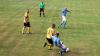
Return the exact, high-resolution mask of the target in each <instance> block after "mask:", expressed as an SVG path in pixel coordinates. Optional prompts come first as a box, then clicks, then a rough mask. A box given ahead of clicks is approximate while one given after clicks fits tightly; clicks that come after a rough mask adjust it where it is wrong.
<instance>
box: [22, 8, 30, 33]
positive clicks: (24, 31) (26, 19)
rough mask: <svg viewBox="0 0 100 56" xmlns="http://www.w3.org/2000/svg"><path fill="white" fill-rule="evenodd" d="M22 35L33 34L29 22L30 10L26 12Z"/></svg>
mask: <svg viewBox="0 0 100 56" xmlns="http://www.w3.org/2000/svg"><path fill="white" fill-rule="evenodd" d="M22 33H23V34H24V33H31V32H30V22H29V9H27V11H26V12H25V15H24V27H23V29H22Z"/></svg>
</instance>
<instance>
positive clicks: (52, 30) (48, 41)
mask: <svg viewBox="0 0 100 56" xmlns="http://www.w3.org/2000/svg"><path fill="white" fill-rule="evenodd" d="M55 26H56V25H55V24H52V25H51V27H49V28H48V29H47V37H46V42H45V44H44V47H45V46H46V45H48V49H49V50H51V49H52V47H53V40H52V38H51V37H52V36H53V35H55V33H56V30H55Z"/></svg>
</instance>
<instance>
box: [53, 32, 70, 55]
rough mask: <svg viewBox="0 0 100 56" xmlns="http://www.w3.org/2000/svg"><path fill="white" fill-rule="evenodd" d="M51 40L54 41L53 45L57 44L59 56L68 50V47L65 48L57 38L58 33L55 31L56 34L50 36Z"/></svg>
mask: <svg viewBox="0 0 100 56" xmlns="http://www.w3.org/2000/svg"><path fill="white" fill-rule="evenodd" d="M52 40H53V43H54V46H57V47H58V48H59V49H60V54H61V56H63V55H64V53H67V52H69V48H67V47H66V46H65V45H64V44H63V42H62V41H61V40H60V39H59V33H56V35H54V36H52Z"/></svg>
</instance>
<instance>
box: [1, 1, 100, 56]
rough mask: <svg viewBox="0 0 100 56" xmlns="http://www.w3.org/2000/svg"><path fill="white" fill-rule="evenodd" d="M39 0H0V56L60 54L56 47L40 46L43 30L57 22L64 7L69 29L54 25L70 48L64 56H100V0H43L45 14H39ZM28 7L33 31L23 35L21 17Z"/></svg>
mask: <svg viewBox="0 0 100 56" xmlns="http://www.w3.org/2000/svg"><path fill="white" fill-rule="evenodd" d="M39 3H40V1H39V0H0V56H60V55H59V54H58V51H59V49H58V48H55V49H54V50H47V47H46V48H43V47H42V46H43V43H44V40H45V37H46V30H47V28H48V27H49V26H50V25H51V24H52V23H55V24H56V25H59V24H60V12H61V9H62V8H63V7H67V8H68V9H69V10H71V13H69V14H68V20H67V23H68V28H67V29H62V28H57V30H58V31H59V32H60V39H61V40H63V42H64V44H65V45H67V47H69V48H70V50H71V52H69V53H68V54H65V56H100V6H99V5H100V0H46V1H45V4H46V8H45V10H46V17H39ZM28 8H29V9H30V12H31V15H30V23H31V32H32V34H22V33H21V30H22V27H23V17H24V13H25V11H26V9H28Z"/></svg>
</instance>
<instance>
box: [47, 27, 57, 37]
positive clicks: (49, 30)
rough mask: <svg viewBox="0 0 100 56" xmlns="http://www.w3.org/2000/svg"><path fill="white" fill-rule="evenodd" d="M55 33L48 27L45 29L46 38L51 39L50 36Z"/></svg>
mask: <svg viewBox="0 0 100 56" xmlns="http://www.w3.org/2000/svg"><path fill="white" fill-rule="evenodd" d="M55 33H56V31H55V29H53V28H51V27H49V28H48V29H47V38H49V39H51V36H52V35H54V34H55Z"/></svg>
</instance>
